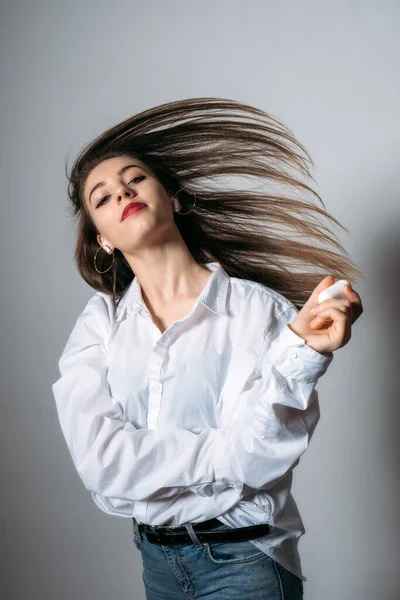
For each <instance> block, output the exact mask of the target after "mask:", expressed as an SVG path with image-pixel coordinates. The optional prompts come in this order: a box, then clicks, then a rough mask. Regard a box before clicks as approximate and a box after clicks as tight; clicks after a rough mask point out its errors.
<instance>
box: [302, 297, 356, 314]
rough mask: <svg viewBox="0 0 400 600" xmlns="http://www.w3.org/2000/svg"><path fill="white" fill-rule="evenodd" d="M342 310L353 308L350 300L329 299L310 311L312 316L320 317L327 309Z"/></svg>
mask: <svg viewBox="0 0 400 600" xmlns="http://www.w3.org/2000/svg"><path fill="white" fill-rule="evenodd" d="M330 307H334V308H340V309H342V310H346V309H347V310H350V309H351V308H352V302H351V301H350V300H349V299H348V298H327V299H326V300H323V301H322V302H320V304H319V305H318V306H315V307H314V308H312V309H311V310H310V313H311V314H312V315H318V314H319V313H320V312H321V310H325V309H326V308H330Z"/></svg>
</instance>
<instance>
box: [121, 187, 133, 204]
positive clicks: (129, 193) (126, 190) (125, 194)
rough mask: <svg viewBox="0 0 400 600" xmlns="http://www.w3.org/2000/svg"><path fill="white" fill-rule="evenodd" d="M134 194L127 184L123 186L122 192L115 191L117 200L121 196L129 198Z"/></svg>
mask: <svg viewBox="0 0 400 600" xmlns="http://www.w3.org/2000/svg"><path fill="white" fill-rule="evenodd" d="M134 195H135V192H134V191H133V190H131V189H130V188H128V187H127V186H124V189H123V190H122V192H118V193H117V201H118V202H119V201H120V200H121V198H130V197H131V196H134Z"/></svg>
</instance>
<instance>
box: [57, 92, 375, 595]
mask: <svg viewBox="0 0 400 600" xmlns="http://www.w3.org/2000/svg"><path fill="white" fill-rule="evenodd" d="M308 160H310V161H311V159H310V157H309V155H308V153H307V151H306V150H305V149H304V147H303V146H302V145H301V144H300V143H299V142H298V141H297V140H296V138H295V137H294V135H293V134H292V133H291V132H290V130H288V129H287V128H286V127H285V126H284V125H282V123H280V122H279V121H278V119H276V118H274V117H272V116H271V115H268V114H267V113H265V112H263V111H261V110H259V109H257V108H254V107H252V106H248V105H245V104H243V103H240V102H235V101H232V100H228V99H218V98H191V99H186V100H181V101H177V102H172V103H168V104H164V105H161V106H157V107H154V108H152V109H150V110H148V111H145V112H142V113H140V114H138V115H136V116H133V117H132V118H129V119H127V120H126V121H123V122H122V123H120V124H118V125H116V126H114V127H112V128H111V129H109V130H108V131H106V132H105V133H103V134H102V135H100V136H99V137H98V138H96V139H95V140H94V141H93V142H92V143H91V144H89V145H88V146H87V147H86V148H85V149H84V150H83V151H82V152H81V154H80V155H79V156H78V157H77V158H76V160H75V163H74V165H73V167H72V170H71V173H70V174H69V175H68V179H69V188H68V191H69V198H70V200H71V202H72V209H73V210H72V212H73V214H74V215H76V217H77V244H76V254H75V258H76V263H77V268H78V270H79V273H80V275H81V276H82V277H83V279H84V280H85V281H86V282H87V283H88V284H89V286H90V287H91V288H93V289H94V290H96V291H95V293H94V294H93V295H92V296H91V297H90V299H89V301H88V302H87V304H86V306H85V307H84V309H83V311H82V312H81V314H80V315H79V317H78V319H77V321H76V323H75V326H74V328H73V330H72V332H71V334H70V336H69V339H68V341H67V343H66V346H65V348H64V350H63V352H62V355H61V358H60V361H59V369H60V373H61V377H60V378H59V379H58V380H57V381H56V382H55V383H54V384H53V386H52V389H53V393H54V397H55V401H56V406H57V411H58V415H59V420H60V424H61V428H62V431H63V434H64V436H65V440H66V442H67V445H68V449H69V451H70V453H71V457H72V460H73V463H74V465H75V468H76V470H77V472H78V474H79V476H80V478H81V480H82V482H83V484H84V485H85V487H86V488H87V489H88V490H89V491H90V492H91V495H92V498H93V500H94V502H95V503H96V505H97V506H98V507H100V509H101V510H103V511H104V512H106V513H108V514H111V515H117V516H121V517H127V518H130V519H132V524H133V530H134V532H133V536H134V542H135V544H136V547H137V548H138V549H139V550H140V551H141V555H142V558H143V581H144V585H145V590H146V597H147V598H148V599H151V600H155V599H162V598H165V599H168V600H171V599H178V598H182V599H183V598H188V597H191V598H203V597H204V598H205V597H207V598H209V599H210V600H211V599H212V598H224V599H225V598H238V597H240V598H242V599H243V600H250V599H251V600H258V599H260V600H261V599H263V600H267V599H268V600H278V599H282V598H284V599H285V600H295V599H298V598H302V596H303V581H305V580H306V577H305V576H304V575H303V573H302V569H301V562H300V557H299V553H298V550H297V544H298V540H299V538H300V537H301V536H302V535H303V534H304V532H305V529H304V527H303V523H302V520H301V517H300V515H299V512H298V510H297V506H296V503H295V501H294V499H293V497H292V495H291V493H290V489H291V484H292V472H293V469H294V467H295V466H296V465H297V464H298V463H299V460H300V457H301V455H302V454H303V453H304V451H305V450H306V449H307V447H308V445H309V443H310V438H311V436H312V434H313V432H314V429H315V426H316V424H317V422H318V419H319V402H318V392H317V390H316V384H317V381H318V380H319V378H320V377H321V376H322V375H323V374H324V373H325V371H326V370H327V368H328V366H329V365H330V363H331V362H332V359H333V352H334V351H335V350H338V349H339V348H341V347H343V346H344V345H345V344H347V342H348V341H349V340H350V337H351V326H352V324H353V323H354V322H355V320H356V319H357V318H358V317H359V316H360V314H361V313H362V310H363V309H362V304H361V300H360V297H359V295H358V294H357V292H356V291H354V289H352V287H348V286H347V287H346V288H345V294H344V296H343V298H342V299H329V300H324V301H323V302H322V303H321V304H319V302H318V294H319V292H321V291H322V290H324V289H326V288H327V287H329V286H330V285H332V284H333V283H334V281H335V280H336V279H339V278H346V279H348V280H349V281H351V280H353V281H354V280H355V279H356V278H358V277H359V276H361V272H360V271H359V270H358V269H357V268H356V267H355V266H354V264H353V263H352V262H351V260H350V259H349V258H348V257H346V256H345V255H346V252H345V250H344V249H343V247H342V246H341V245H340V244H339V243H338V242H337V241H335V240H334V239H333V237H332V236H331V235H330V231H329V228H328V227H327V226H326V225H325V226H324V225H322V219H330V220H331V222H334V223H336V224H338V225H339V226H340V227H342V228H343V229H345V228H344V227H343V226H342V225H340V223H338V221H336V219H334V217H332V216H331V215H329V213H327V212H326V211H325V210H324V209H322V208H321V207H319V206H316V205H315V204H313V202H312V200H313V199H315V198H316V199H318V200H319V201H320V202H321V203H322V200H321V199H320V197H319V195H318V194H317V193H316V192H315V191H313V190H312V189H311V188H310V187H309V186H308V184H307V182H306V181H302V177H301V176H306V177H311V175H310V172H309V169H308V166H307V161H308ZM311 164H312V162H311ZM238 175H239V176H241V177H242V180H244V179H245V178H247V179H246V183H249V182H250V181H251V178H253V179H254V182H255V183H256V184H257V186H258V187H257V189H251V188H249V189H244V187H245V186H244V185H240V183H238V182H237V181H235V180H234V176H238ZM221 176H225V181H224V182H221V179H220V178H221ZM229 177H230V180H227V179H226V178H229ZM243 183H244V181H243ZM279 188H281V189H279ZM291 191H293V192H295V193H294V195H292V196H290V192H291ZM306 195H308V196H309V198H305V196H306ZM303 196H304V197H303ZM296 236H297V239H296ZM302 236H303V238H304V239H301V237H302ZM318 242H322V243H323V244H324V245H325V246H329V245H333V246H335V247H336V250H337V249H339V252H335V251H333V250H332V249H329V247H322V245H320V246H318ZM316 307H319V308H320V309H319V312H318V313H314V312H313V309H314V308H316Z"/></svg>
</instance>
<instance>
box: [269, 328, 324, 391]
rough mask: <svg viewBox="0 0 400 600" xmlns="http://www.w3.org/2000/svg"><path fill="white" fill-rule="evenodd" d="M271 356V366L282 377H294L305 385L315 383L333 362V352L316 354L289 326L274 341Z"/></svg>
mask: <svg viewBox="0 0 400 600" xmlns="http://www.w3.org/2000/svg"><path fill="white" fill-rule="evenodd" d="M273 354H274V357H275V360H273V364H274V365H275V367H277V369H278V370H279V372H280V373H281V374H282V375H283V376H284V377H294V378H296V379H297V380H298V381H304V382H306V383H312V382H316V381H317V380H318V379H319V378H320V377H321V376H322V375H323V374H324V373H325V372H326V370H327V368H328V367H329V365H330V364H331V362H332V360H333V352H327V353H325V354H322V353H321V352H317V350H315V349H314V348H312V347H311V346H309V345H308V344H306V342H305V341H304V339H303V338H302V337H300V336H299V335H297V333H295V332H294V331H293V330H292V329H290V327H289V325H286V326H285V328H284V329H283V331H282V333H281V335H280V336H279V337H278V338H277V339H276V340H275V342H274V352H273Z"/></svg>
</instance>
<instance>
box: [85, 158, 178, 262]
mask: <svg viewBox="0 0 400 600" xmlns="http://www.w3.org/2000/svg"><path fill="white" fill-rule="evenodd" d="M172 197H173V196H172V195H169V194H167V192H166V190H165V189H164V187H163V186H162V185H161V183H160V182H159V181H158V179H157V178H156V177H155V175H154V174H153V173H152V171H151V170H150V169H149V168H148V167H147V166H146V165H145V164H144V163H143V162H141V161H140V160H138V159H136V158H131V157H129V156H119V157H116V158H109V159H107V160H104V161H103V162H101V163H99V164H98V165H97V166H96V167H95V168H94V169H93V170H92V171H91V172H90V174H89V176H88V178H87V180H86V183H85V187H84V201H85V204H86V206H87V208H88V210H89V213H90V215H91V217H92V219H93V222H94V224H95V226H96V227H97V230H98V231H99V236H98V241H99V243H102V242H103V241H106V242H107V243H108V244H109V245H110V247H111V249H112V250H113V249H114V248H118V250H120V251H121V252H122V253H123V254H131V253H137V252H138V250H139V249H141V248H144V247H145V246H146V245H147V246H150V245H152V244H154V243H157V240H159V241H161V240H162V239H165V238H166V236H168V234H172V233H173V231H174V230H176V229H177V228H176V225H175V221H174V218H173V208H174V206H173V204H172ZM131 202H141V203H143V204H145V207H144V208H142V209H141V210H139V211H136V212H133V213H131V214H129V215H128V216H127V217H126V218H125V219H124V220H122V212H123V210H124V208H125V207H126V206H127V205H128V204H130V203H131Z"/></svg>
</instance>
